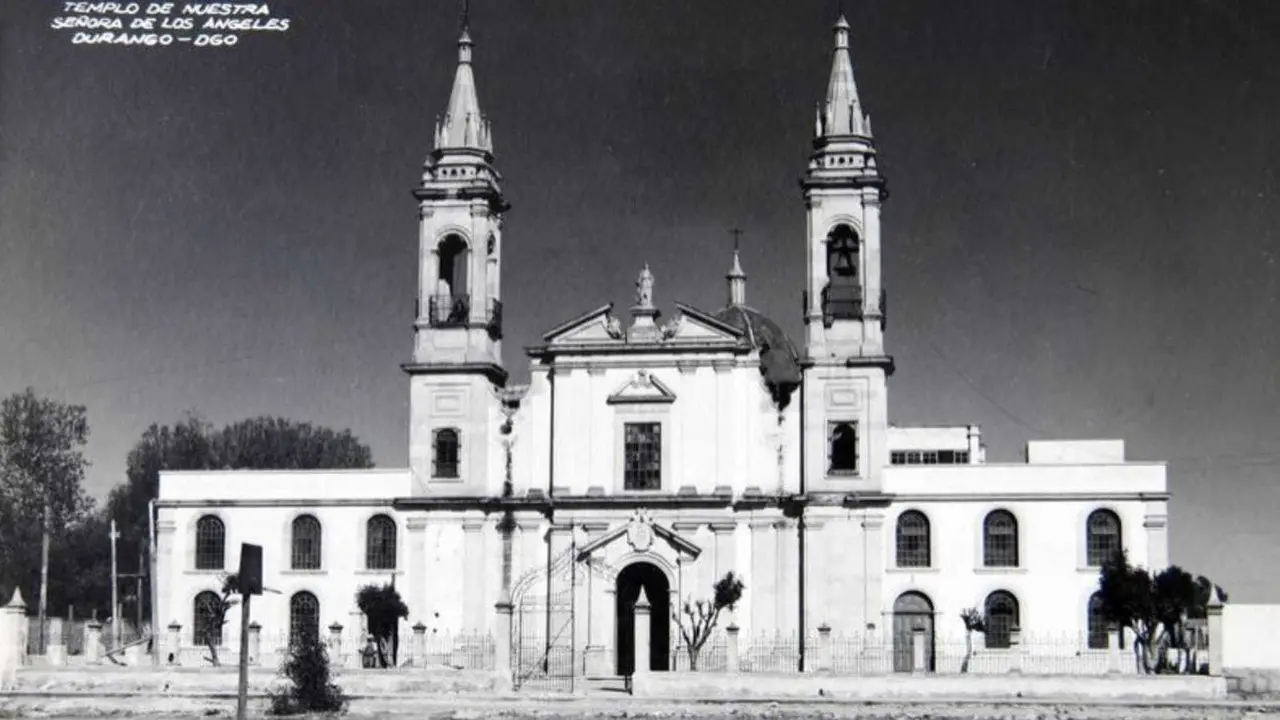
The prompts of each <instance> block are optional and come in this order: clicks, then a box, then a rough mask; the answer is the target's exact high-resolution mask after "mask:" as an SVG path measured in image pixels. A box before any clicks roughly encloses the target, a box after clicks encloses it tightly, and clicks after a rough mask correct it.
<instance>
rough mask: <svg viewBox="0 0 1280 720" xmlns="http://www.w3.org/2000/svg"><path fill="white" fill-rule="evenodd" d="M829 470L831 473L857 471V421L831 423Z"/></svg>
mask: <svg viewBox="0 0 1280 720" xmlns="http://www.w3.org/2000/svg"><path fill="white" fill-rule="evenodd" d="M829 442H830V452H829V455H830V472H831V474H833V475H856V474H857V473H858V423H856V422H833V423H831V436H830V438H829Z"/></svg>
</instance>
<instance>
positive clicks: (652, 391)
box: [607, 370, 676, 405]
mask: <svg viewBox="0 0 1280 720" xmlns="http://www.w3.org/2000/svg"><path fill="white" fill-rule="evenodd" d="M675 399H676V394H675V393H673V392H671V388H669V387H667V385H666V383H664V382H662V381H661V380H659V379H658V378H656V377H654V376H653V375H650V374H649V372H648V371H647V370H638V371H636V376H635V377H634V378H632V379H631V380H629V381H627V384H625V385H623V386H622V387H620V388H618V390H617V391H616V392H614V393H613V394H612V395H610V396H609V399H608V401H607V402H608V403H609V404H610V405H618V404H623V403H672V402H675Z"/></svg>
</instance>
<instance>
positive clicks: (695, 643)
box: [673, 571, 746, 670]
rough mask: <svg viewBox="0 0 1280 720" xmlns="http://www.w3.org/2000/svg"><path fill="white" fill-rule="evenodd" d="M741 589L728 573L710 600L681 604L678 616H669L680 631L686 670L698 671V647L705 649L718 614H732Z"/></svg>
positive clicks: (739, 580)
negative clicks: (686, 655) (728, 612)
mask: <svg viewBox="0 0 1280 720" xmlns="http://www.w3.org/2000/svg"><path fill="white" fill-rule="evenodd" d="M744 589H746V586H745V585H743V584H742V580H741V579H739V578H738V577H737V576H735V575H734V574H733V571H730V572H728V573H725V576H724V577H722V578H720V579H719V580H718V581H716V584H715V586H714V588H712V590H713V595H712V599H711V600H697V601H695V602H692V603H690V602H689V601H688V600H685V601H684V605H683V607H682V608H681V612H678V613H673V615H675V621H676V625H677V626H678V627H679V628H680V635H681V637H682V638H683V639H684V645H685V650H686V651H687V652H688V653H689V669H690V670H697V669H698V654H699V653H700V652H702V646H703V645H706V643H707V640H709V639H710V638H711V631H712V630H714V629H715V627H716V622H717V621H718V620H719V619H720V613H721V611H723V610H724V609H725V608H728V609H729V610H733V608H734V606H735V605H737V603H738V601H739V600H741V599H742V591H743V590H744Z"/></svg>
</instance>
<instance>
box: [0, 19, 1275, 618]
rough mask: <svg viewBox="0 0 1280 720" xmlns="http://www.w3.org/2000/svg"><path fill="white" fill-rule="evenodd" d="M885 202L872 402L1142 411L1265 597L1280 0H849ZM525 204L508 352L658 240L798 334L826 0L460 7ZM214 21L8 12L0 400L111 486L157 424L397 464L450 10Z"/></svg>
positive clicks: (1079, 423) (518, 360)
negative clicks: (214, 41) (204, 25)
mask: <svg viewBox="0 0 1280 720" xmlns="http://www.w3.org/2000/svg"><path fill="white" fill-rule="evenodd" d="M844 4H845V8H844V9H845V12H846V14H847V15H848V19H849V22H850V24H851V25H852V28H853V30H852V33H853V41H852V46H853V56H854V67H855V73H856V76H857V81H858V85H859V92H860V95H861V99H862V102H863V105H864V107H865V108H866V109H867V110H868V111H869V112H870V114H871V116H872V118H873V125H874V128H875V132H876V144H877V147H878V150H879V158H880V167H881V169H882V171H883V172H884V173H885V175H886V176H887V177H888V180H889V190H890V193H891V197H890V199H889V201H888V202H887V203H886V204H885V206H884V213H883V252H884V276H885V283H886V286H887V290H888V293H889V305H888V308H889V313H890V315H889V318H888V330H887V338H886V343H887V346H888V348H889V351H890V352H891V353H892V354H893V355H894V357H895V359H896V362H897V372H896V374H895V375H894V376H893V377H892V378H891V379H890V399H889V402H890V421H891V422H893V423H895V424H898V425H950V424H967V423H976V424H979V425H981V426H982V429H983V437H984V440H985V442H986V444H987V446H988V451H987V452H988V454H987V458H988V460H989V461H992V462H1012V461H1020V460H1021V459H1022V457H1023V455H1022V454H1023V448H1024V445H1025V443H1026V441H1027V440H1028V439H1053V438H1060V439H1078V438H1123V439H1125V441H1126V449H1127V453H1128V456H1129V458H1130V459H1133V460H1143V461H1154V460H1163V461H1167V462H1168V463H1169V466H1168V467H1169V484H1170V489H1171V491H1172V493H1173V501H1172V503H1171V511H1170V536H1171V539H1170V551H1171V559H1172V561H1173V562H1175V563H1178V564H1180V565H1183V566H1185V567H1187V568H1188V569H1190V570H1191V571H1193V572H1197V573H1205V574H1208V575H1210V576H1211V577H1213V579H1214V580H1215V581H1217V582H1219V583H1220V584H1222V585H1223V586H1224V587H1225V588H1226V589H1227V590H1228V591H1230V592H1231V594H1232V599H1233V600H1237V601H1243V602H1267V601H1271V602H1276V601H1280V578H1277V577H1275V574H1274V573H1270V572H1257V571H1256V570H1255V568H1259V567H1271V566H1274V565H1276V564H1277V563H1278V562H1280V543H1277V539H1280V531H1277V529H1276V524H1275V522H1274V519H1273V518H1274V515H1275V512H1276V510H1277V508H1280V487H1277V483H1276V482H1275V478H1276V475H1277V471H1278V470H1280V413H1278V412H1277V411H1276V408H1277V407H1278V401H1280V389H1278V384H1277V379H1276V368H1277V362H1276V358H1277V354H1278V352H1280V322H1277V310H1278V309H1280V307H1278V306H1277V300H1276V297H1277V277H1278V276H1280V266H1277V255H1280V240H1278V239H1277V236H1276V230H1275V228H1277V227H1280V203H1278V202H1277V197H1278V195H1280V186H1278V185H1277V182H1276V177H1275V166H1276V164H1277V162H1280V147H1277V141H1276V139H1275V138H1276V135H1275V132H1274V128H1276V127H1280V82H1278V78H1277V72H1278V70H1277V68H1280V42H1277V38H1276V37H1275V35H1276V32H1277V31H1278V30H1280V4H1277V3H1274V2H1267V1H1266V0H1258V1H1256V2H1247V1H1245V0H1241V1H1239V2H1207V1H1199V0H1162V1H1160V2H1155V1H1147V2H1124V1H1111V0H1107V1H1105V2H1104V1H1102V0H1097V1H1089V0H1079V1H1077V2H1057V1H1053V0H1037V1H1035V2H1027V1H1025V0H981V1H978V0H973V1H971V2H955V1H954V0H937V1H932V0H893V1H892V2H890V1H889V0H848V1H847V2H846V3H844ZM471 5H472V7H471V27H472V35H473V37H474V39H475V41H476V48H475V72H476V78H477V86H478V89H479V96H480V102H481V106H482V108H483V110H484V111H485V112H486V113H487V115H488V116H489V118H490V120H491V122H492V127H493V133H494V144H495V151H496V161H495V162H496V165H497V167H498V168H499V170H500V171H501V172H502V173H503V175H504V187H505V190H506V192H507V196H508V199H509V200H510V202H511V203H512V206H513V207H512V210H511V211H510V212H509V213H508V214H507V218H506V225H505V233H504V252H506V253H508V257H506V258H504V277H503V294H504V297H503V301H504V306H505V308H504V326H505V337H506V339H505V343H504V356H505V362H506V365H507V367H508V369H509V370H510V372H511V373H512V379H513V382H524V381H527V378H528V374H529V373H528V366H529V360H528V358H527V357H526V356H525V354H524V350H523V349H524V348H525V347H527V346H530V345H533V344H536V343H537V342H538V341H539V338H540V337H541V335H542V333H543V332H545V331H546V330H548V329H550V328H551V327H554V326H555V325H557V324H558V323H560V322H562V321H563V320H566V319H568V318H571V317H573V316H576V315H578V314H580V313H581V312H584V311H586V310H590V309H592V308H595V307H598V306H599V305H601V304H603V303H605V302H611V301H612V302H615V303H619V305H620V306H621V307H625V306H626V304H627V303H628V302H629V301H630V298H631V295H632V293H633V288H634V281H635V276H636V274H637V272H638V271H639V269H640V267H641V266H642V265H643V264H644V263H648V264H649V265H650V267H651V269H652V272H653V274H654V276H655V278H656V282H655V291H654V296H655V301H656V302H657V304H658V305H659V306H660V307H662V308H663V309H665V310H666V311H667V313H668V314H670V313H671V312H672V311H673V310H674V307H673V305H674V303H675V302H676V301H681V302H687V303H690V304H692V305H694V306H696V307H700V308H703V309H706V310H709V311H714V310H716V309H718V308H720V307H722V306H723V305H724V304H725V303H726V300H727V290H726V285H725V281H724V275H725V273H726V271H727V270H728V268H729V262H730V257H731V251H732V243H733V239H732V236H731V235H730V233H729V231H730V229H731V228H734V227H739V228H741V229H742V230H743V231H744V234H743V235H742V240H741V242H742V263H743V266H744V268H745V269H746V272H747V274H748V276H749V279H748V282H747V298H748V302H749V303H750V304H751V305H753V306H755V307H756V308H758V309H760V310H762V311H764V312H766V313H768V314H769V315H770V316H772V317H773V318H775V319H776V320H777V321H778V322H779V323H780V324H781V325H782V326H783V328H784V329H786V330H787V332H788V333H789V334H790V335H791V336H792V337H793V338H795V339H797V340H799V339H801V338H802V337H803V333H802V325H801V317H800V308H801V299H800V294H801V291H802V289H803V262H804V226H805V225H804V223H805V216H804V206H803V202H802V199H801V194H800V188H799V186H798V179H799V177H800V175H801V174H802V172H803V170H804V168H805V163H806V161H807V158H808V153H809V150H810V140H811V134H812V129H813V112H814V105H815V103H816V102H818V101H819V100H821V99H822V98H823V96H824V93H825V87H826V81H827V75H828V72H829V68H830V52H831V41H832V35H831V25H832V24H833V22H834V20H835V18H836V16H837V14H838V12H839V10H838V7H837V4H836V2H834V0H830V1H818V0H812V1H806V2H792V3H779V2H763V1H761V2H751V3H744V2H730V1H729V0H700V1H699V2H697V3H686V2H678V1H677V0H645V1H644V2H640V1H639V0H626V1H623V0H618V1H611V2H601V1H600V0H556V1H555V2H552V1H550V0H475V1H474V2H472V3H471ZM270 9H271V11H272V13H273V14H274V15H275V16H276V17H287V18H290V21H291V26H290V28H289V30H288V31H287V32H283V33H256V34H253V33H251V34H246V35H244V36H243V37H242V38H241V40H240V42H239V43H238V44H237V45H236V46H235V47H232V48H193V47H178V46H175V47H169V48H139V47H109V46H88V45H73V44H72V43H71V42H69V35H68V32H67V31H54V30H52V29H51V28H50V22H51V21H52V19H53V18H54V17H57V16H60V15H62V14H64V13H63V12H62V2H53V1H51V0H21V1H19V0H0V253H2V255H0V394H8V393H10V392H17V391H20V390H22V389H23V388H25V387H27V386H32V387H34V388H35V389H36V391H37V392H39V393H41V394H43V395H46V396H49V397H54V398H57V399H59V400H63V401H65V402H70V403H75V404H80V405H84V406H85V407H86V408H87V409H88V417H89V422H90V426H91V436H90V440H89V444H88V448H87V455H88V457H89V459H90V460H91V462H92V467H91V468H90V470H89V472H88V479H87V486H88V489H89V490H90V491H91V492H92V493H93V494H94V495H95V496H97V497H99V498H101V497H104V496H105V494H106V493H107V492H108V491H109V489H110V488H111V486H113V485H114V484H116V483H118V482H120V481H121V480H122V479H123V476H124V468H125V460H126V456H127V454H128V451H129V449H130V448H131V447H132V446H133V444H134V443H135V442H136V441H137V439H138V438H139V436H140V435H141V433H142V432H143V430H145V429H146V427H147V426H149V425H150V424H152V423H162V424H164V423H172V422H175V421H177V420H179V419H181V417H182V416H183V414H184V413H186V412H189V411H190V412H197V413H199V414H200V415H201V416H203V417H204V418H205V419H206V420H208V421H210V422H212V423H214V424H217V425H221V424H224V423H227V422H231V421H235V420H239V419H242V418H245V417H250V416H255V415H260V414H271V415H280V416H285V417H289V418H293V419H296V420H305V421H310V422H313V423H317V424H321V425H326V426H330V427H334V428H339V429H341V428H350V429H351V430H352V431H353V432H355V433H356V434H357V435H358V436H359V437H360V438H361V439H363V440H364V441H365V442H367V443H368V444H369V445H370V446H371V447H372V449H373V452H374V459H375V462H376V463H377V464H378V465H379V466H403V465H405V464H406V463H407V432H408V431H407V419H408V392H407V391H408V379H407V377H406V376H405V375H404V374H403V373H402V371H401V370H400V368H399V366H400V363H402V362H405V361H406V360H408V359H409V356H410V351H411V338H412V335H411V332H412V331H411V323H412V321H413V312H414V297H415V283H416V271H415V263H416V252H417V234H416V233H417V228H416V222H417V219H416V208H415V204H414V201H413V199H412V196H411V190H412V188H413V187H414V185H415V183H416V182H417V181H418V179H419V176H420V173H421V166H422V162H423V160H424V158H425V156H426V155H427V153H429V152H430V150H431V141H432V129H433V126H434V123H435V118H436V116H437V115H438V114H440V113H442V112H443V110H444V106H445V104H446V102H447V99H448V93H449V87H450V84H451V82H452V77H453V71H454V67H455V60H456V56H457V50H456V39H457V34H458V28H459V3H458V2H455V1H453V0H359V1H358V2H357V1H355V0H350V1H348V2H339V1H338V0H305V1H303V0H292V1H289V2H272V3H270Z"/></svg>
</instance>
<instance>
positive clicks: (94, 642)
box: [84, 620, 102, 665]
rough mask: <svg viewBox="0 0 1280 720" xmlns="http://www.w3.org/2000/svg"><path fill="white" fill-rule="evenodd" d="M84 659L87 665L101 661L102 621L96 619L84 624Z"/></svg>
mask: <svg viewBox="0 0 1280 720" xmlns="http://www.w3.org/2000/svg"><path fill="white" fill-rule="evenodd" d="M84 661H85V662H86V663H88V664H89V665H97V664H98V663H99V662H102V623H100V622H98V621H97V620H90V621H89V622H88V624H86V625H85V626H84Z"/></svg>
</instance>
